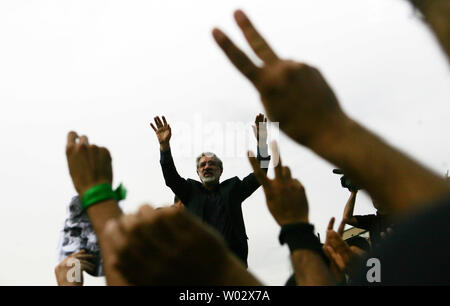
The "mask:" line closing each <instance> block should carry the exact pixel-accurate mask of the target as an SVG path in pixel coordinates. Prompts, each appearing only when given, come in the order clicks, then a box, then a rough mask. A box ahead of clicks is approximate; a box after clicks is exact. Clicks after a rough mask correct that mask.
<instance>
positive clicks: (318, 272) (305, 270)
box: [291, 249, 334, 286]
mask: <svg viewBox="0 0 450 306" xmlns="http://www.w3.org/2000/svg"><path fill="white" fill-rule="evenodd" d="M291 259H292V264H293V266H294V273H295V280H296V281H297V284H298V285H299V286H330V285H334V281H333V278H332V276H331V274H330V271H329V269H328V267H327V266H326V265H325V262H324V260H323V258H322V256H321V255H319V254H318V253H317V252H315V251H311V250H306V249H299V250H295V251H293V252H292V253H291Z"/></svg>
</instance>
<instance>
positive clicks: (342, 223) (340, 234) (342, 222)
mask: <svg viewBox="0 0 450 306" xmlns="http://www.w3.org/2000/svg"><path fill="white" fill-rule="evenodd" d="M344 228H345V222H344V220H342V221H341V224H339V228H338V230H337V233H338V235H339V236H341V237H342V234H344Z"/></svg>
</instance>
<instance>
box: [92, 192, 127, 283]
mask: <svg viewBox="0 0 450 306" xmlns="http://www.w3.org/2000/svg"><path fill="white" fill-rule="evenodd" d="M87 213H88V216H89V219H90V221H91V224H92V226H93V228H94V230H95V233H96V235H97V238H98V240H99V244H100V249H101V252H102V256H103V262H104V269H105V275H106V281H107V284H108V285H112V286H120V285H127V282H126V281H125V280H124V279H123V277H122V275H121V274H120V273H118V271H116V270H115V269H114V268H113V267H111V266H110V265H109V263H110V262H111V260H110V259H111V256H112V250H111V248H110V246H109V245H108V244H107V243H106V242H105V239H104V236H103V231H104V229H105V225H106V223H107V222H108V221H109V220H112V219H118V218H119V217H120V216H121V215H122V211H121V210H120V208H119V205H118V204H117V202H116V201H115V200H107V201H103V202H100V203H97V204H94V205H92V206H90V207H88V209H87Z"/></svg>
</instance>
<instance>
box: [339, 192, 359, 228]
mask: <svg viewBox="0 0 450 306" xmlns="http://www.w3.org/2000/svg"><path fill="white" fill-rule="evenodd" d="M356 193H357V191H352V192H351V193H350V197H349V198H348V201H347V204H345V209H344V216H343V217H342V222H344V223H346V224H350V225H352V226H356V227H358V220H357V219H356V218H355V217H353V210H354V208H355V201H356Z"/></svg>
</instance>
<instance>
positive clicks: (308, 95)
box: [213, 10, 345, 145]
mask: <svg viewBox="0 0 450 306" xmlns="http://www.w3.org/2000/svg"><path fill="white" fill-rule="evenodd" d="M234 17H235V20H236V22H237V24H238V25H239V27H240V28H241V30H242V32H243V34H244V36H245V38H246V40H247V42H248V43H249V44H250V46H251V48H252V49H253V51H254V52H255V53H256V55H257V56H258V57H259V58H260V59H261V60H262V61H263V63H264V64H263V66H262V67H258V66H257V65H255V64H254V63H253V62H252V61H251V60H250V59H249V58H248V57H247V55H246V54H245V53H244V52H242V51H241V50H240V49H239V48H238V47H236V45H235V44H234V43H233V42H232V41H231V40H230V39H229V38H228V37H227V36H226V35H225V34H224V33H223V32H222V31H220V30H219V29H214V30H213V36H214V39H215V40H216V42H217V43H218V44H219V46H220V47H221V48H222V50H223V51H224V52H225V54H226V55H227V57H228V58H229V59H230V61H231V62H232V63H233V64H234V65H235V66H236V68H237V69H238V70H239V71H240V72H241V73H242V74H244V75H245V76H246V77H247V78H248V79H249V80H250V81H251V82H252V83H253V85H254V86H255V87H256V88H257V90H258V91H259V93H260V94H261V99H262V102H263V104H264V107H265V109H266V111H267V114H268V116H269V119H270V120H271V121H273V122H279V124H280V128H281V129H282V130H283V131H284V132H285V133H286V134H287V135H289V136H290V137H292V138H293V139H294V140H296V141H298V142H299V143H301V144H305V145H309V144H310V142H313V141H314V140H315V139H316V138H317V137H319V138H322V137H324V136H325V135H324V133H326V132H327V131H329V130H330V129H333V125H334V124H341V121H342V118H344V117H345V116H344V113H343V112H342V110H341V108H340V106H339V104H338V101H337V99H336V97H335V95H334V93H333V91H332V90H331V89H330V87H329V86H328V84H327V83H326V81H325V80H324V79H323V77H322V75H321V74H320V73H319V71H318V70H317V69H315V68H313V67H310V66H308V65H306V64H303V63H298V62H294V61H290V60H283V59H280V58H279V57H278V56H277V55H276V54H275V52H274V51H273V50H272V49H271V47H270V46H269V45H268V44H267V42H266V41H265V40H264V38H263V37H262V36H261V35H260V34H259V33H258V32H257V31H256V29H255V28H254V26H253V25H252V24H251V22H250V20H249V19H248V18H247V16H246V15H245V14H244V13H243V12H242V11H240V10H238V11H236V12H235V14H234Z"/></svg>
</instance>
